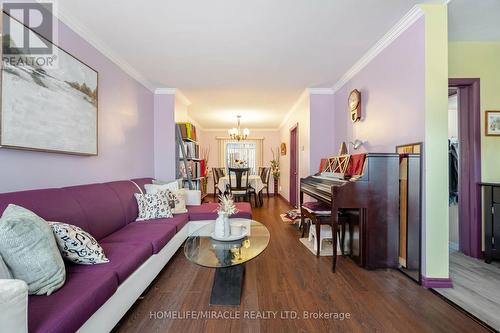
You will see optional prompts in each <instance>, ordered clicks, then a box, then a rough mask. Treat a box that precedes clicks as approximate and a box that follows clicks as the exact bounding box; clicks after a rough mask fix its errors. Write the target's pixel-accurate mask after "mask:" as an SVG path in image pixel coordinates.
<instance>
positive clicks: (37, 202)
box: [0, 178, 252, 333]
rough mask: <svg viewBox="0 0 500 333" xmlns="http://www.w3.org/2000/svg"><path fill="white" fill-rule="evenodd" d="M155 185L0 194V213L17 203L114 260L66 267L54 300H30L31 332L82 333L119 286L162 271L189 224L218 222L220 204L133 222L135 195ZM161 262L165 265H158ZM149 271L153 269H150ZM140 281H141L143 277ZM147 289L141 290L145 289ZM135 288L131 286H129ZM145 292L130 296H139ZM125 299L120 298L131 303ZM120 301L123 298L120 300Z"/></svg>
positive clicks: (247, 212)
mask: <svg viewBox="0 0 500 333" xmlns="http://www.w3.org/2000/svg"><path fill="white" fill-rule="evenodd" d="M151 181H152V179H151V178H142V179H134V180H132V181H130V180H125V181H115V182H109V183H103V184H90V185H81V186H73V187H65V188H58V189H42V190H31V191H23V192H13V193H4V194H0V214H1V213H3V211H4V210H5V208H6V207H7V206H8V205H9V204H16V205H19V206H23V207H25V208H27V209H30V210H32V211H33V212H35V213H36V214H38V215H39V216H41V217H42V218H44V219H45V220H48V221H58V222H64V223H70V224H73V225H76V226H79V227H80V228H82V229H84V230H86V231H88V232H90V233H91V234H92V235H93V236H94V237H95V238H96V239H97V240H98V241H99V243H100V244H101V246H102V247H103V249H104V251H105V253H106V255H107V257H108V258H109V259H110V262H109V263H107V264H100V265H93V266H92V265H90V266H89V265H74V264H69V263H67V264H66V273H67V277H66V283H65V285H64V286H63V287H62V288H61V289H60V290H58V291H57V292H55V293H54V294H52V295H51V296H29V298H28V327H29V332H30V333H31V332H33V333H34V332H64V333H66V332H75V331H77V330H79V329H80V327H82V325H84V324H85V323H86V322H87V321H88V320H89V318H91V317H92V316H93V314H94V313H95V312H96V311H98V310H99V309H100V308H101V307H102V306H103V305H104V304H105V303H106V302H108V300H110V299H111V298H113V296H114V294H115V293H116V292H117V290H119V288H120V286H121V285H122V284H123V283H125V281H127V279H128V278H129V277H130V276H131V275H132V274H134V273H135V272H136V271H139V270H140V269H139V268H140V267H141V266H142V265H144V264H145V263H146V262H148V261H151V262H153V263H154V265H153V266H158V265H163V266H164V264H163V263H164V262H165V263H166V261H168V260H169V259H170V257H171V256H172V255H173V254H174V253H175V251H176V250H177V249H178V246H180V245H181V244H182V242H183V241H184V240H185V238H186V237H187V234H188V231H187V228H188V226H187V224H188V222H190V221H200V220H212V219H215V218H216V216H217V214H216V213H215V211H214V210H215V208H216V207H217V205H216V204H215V203H207V204H202V205H200V206H190V207H188V213H185V214H180V215H174V217H173V218H170V219H157V220H150V221H144V222H135V219H136V217H137V214H138V209H137V203H136V200H135V197H134V193H139V188H142V189H144V184H147V183H151ZM237 206H238V209H239V213H238V214H237V216H235V217H240V218H252V211H251V206H250V204H248V203H237ZM176 235H177V238H176V245H175V246H174V247H173V249H171V250H169V251H170V252H171V253H170V254H168V255H163V254H162V250H165V249H164V248H166V246H167V244H169V242H171V240H172V239H173V238H174V237H176ZM161 255H163V257H165V258H166V259H163V261H153V259H154V258H153V257H161ZM159 262H161V264H158V263H159ZM144 266H147V265H144ZM149 266H151V265H149ZM163 266H162V267H154V269H153V270H154V272H153V273H149V271H148V274H149V275H151V276H153V275H154V276H156V274H157V273H158V272H159V271H161V269H162V268H163ZM146 269H149V270H151V269H152V268H148V267H146ZM138 275H139V274H138ZM151 276H150V277H149V278H148V279H145V281H149V282H150V281H151V280H152V279H153V278H154V276H153V277H151ZM136 280H137V281H142V280H140V279H139V278H136ZM137 281H134V283H137ZM149 282H147V284H149ZM142 284H144V283H142ZM147 284H146V285H141V288H142V290H144V289H145V288H146V287H147ZM133 285H134V284H133V283H131V286H133ZM139 285H140V283H139ZM142 290H139V291H137V292H136V293H135V294H133V293H132V294H133V295H138V294H140V293H141V292H142ZM122 294H127V291H123V292H122ZM128 294H130V291H128ZM128 294H127V295H128ZM127 295H126V296H123V295H120V297H122V298H123V297H129V298H130V296H127ZM134 297H135V296H134ZM135 299H136V298H135ZM135 299H132V300H129V301H130V302H129V303H130V304H133V301H135ZM119 301H120V299H117V300H116V302H119ZM110 307H111V308H112V307H113V303H111V304H110V305H109V306H108V308H110ZM127 308H128V307H126V308H125V309H124V310H122V311H121V312H123V313H122V314H121V315H118V316H116V315H115V317H117V318H118V319H117V320H119V318H121V316H122V315H123V314H124V313H125V312H124V311H126V309H127ZM103 316H104V315H102V316H101V318H103ZM104 317H105V316H104ZM96 320H98V319H96ZM110 320H113V319H110ZM114 321H116V320H114ZM115 324H116V322H113V323H111V324H109V323H107V327H113V326H114V325H115ZM96 327H105V326H102V325H101V326H99V325H97V326H96V325H94V323H92V325H88V329H85V330H84V331H90V330H91V329H92V328H96Z"/></svg>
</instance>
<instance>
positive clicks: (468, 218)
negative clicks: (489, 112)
mask: <svg viewBox="0 0 500 333" xmlns="http://www.w3.org/2000/svg"><path fill="white" fill-rule="evenodd" d="M448 86H449V87H453V88H458V91H459V93H458V104H459V112H458V121H459V131H460V135H459V136H460V145H459V151H460V153H459V155H460V161H459V164H460V165H459V175H458V179H459V181H458V193H459V195H458V200H459V208H458V209H459V212H458V219H459V249H460V251H461V252H463V253H464V254H466V255H468V256H471V257H474V258H480V257H481V255H482V251H481V248H482V247H481V244H482V225H481V224H482V216H481V188H480V185H479V183H480V182H481V131H482V127H481V101H480V92H481V90H480V79H479V78H457V79H449V80H448ZM461 110H467V111H468V112H463V111H461Z"/></svg>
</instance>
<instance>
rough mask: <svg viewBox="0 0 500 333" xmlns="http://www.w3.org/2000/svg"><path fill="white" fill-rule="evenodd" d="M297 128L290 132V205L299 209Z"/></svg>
mask: <svg viewBox="0 0 500 333" xmlns="http://www.w3.org/2000/svg"><path fill="white" fill-rule="evenodd" d="M297 128H298V126H295V127H293V128H292V129H291V130H290V183H289V184H290V205H292V206H293V207H297V193H298V191H297V183H298V179H297V175H298V173H297V146H298V142H297Z"/></svg>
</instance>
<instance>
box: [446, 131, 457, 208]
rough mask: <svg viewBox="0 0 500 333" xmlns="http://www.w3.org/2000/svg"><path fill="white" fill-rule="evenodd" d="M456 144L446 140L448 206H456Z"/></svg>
mask: <svg viewBox="0 0 500 333" xmlns="http://www.w3.org/2000/svg"><path fill="white" fill-rule="evenodd" d="M457 146H458V143H451V142H450V140H448V160H449V173H450V174H449V183H450V184H449V187H450V205H457V204H458V150H457Z"/></svg>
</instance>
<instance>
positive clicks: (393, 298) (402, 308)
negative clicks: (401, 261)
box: [114, 198, 487, 333]
mask: <svg viewBox="0 0 500 333" xmlns="http://www.w3.org/2000/svg"><path fill="white" fill-rule="evenodd" d="M287 209H288V205H287V203H285V201H284V200H282V199H279V198H271V199H265V202H264V206H263V207H262V208H257V209H254V219H255V220H257V221H260V222H262V223H263V224H265V225H266V226H267V227H268V228H269V231H270V233H271V241H270V243H269V246H268V248H267V249H266V251H265V252H264V253H262V254H261V255H260V256H259V257H258V258H256V259H254V260H253V261H251V262H249V263H247V265H246V272H245V281H244V286H243V295H242V304H241V306H239V307H214V306H209V305H208V302H209V298H210V291H211V287H212V281H213V276H214V270H213V269H209V268H203V267H199V266H197V265H195V264H192V263H191V262H189V261H188V260H187V259H186V258H185V257H184V253H183V249H182V248H181V249H180V250H179V251H178V252H177V254H176V255H175V256H174V257H173V258H172V260H171V261H170V262H169V263H168V265H167V266H166V267H165V269H164V270H163V271H162V272H161V273H160V275H159V276H158V278H157V279H156V280H155V282H153V284H152V285H151V288H150V290H149V292H148V293H147V294H146V295H145V298H144V299H142V300H139V301H138V302H136V304H135V305H134V307H133V308H132V309H131V310H130V311H129V312H128V313H127V315H125V317H124V318H123V319H122V320H121V322H120V323H119V324H118V325H117V327H115V329H114V331H115V332H252V333H253V332H334V331H336V332H474V333H479V332H485V331H487V329H486V328H484V327H483V326H481V325H480V324H478V323H477V322H475V321H474V320H473V319H471V318H470V317H468V316H467V315H466V314H464V313H463V312H461V311H459V310H457V309H455V308H454V307H453V306H451V305H450V304H448V303H447V302H445V301H444V300H442V299H441V298H440V297H439V296H437V295H435V294H433V293H432V292H431V291H429V290H426V289H424V288H422V287H420V286H418V285H417V284H415V283H414V282H413V281H411V280H410V279H408V278H407V277H405V276H404V275H403V274H401V273H400V272H398V271H395V270H377V271H368V270H364V269H362V268H359V267H358V266H357V265H355V264H354V263H353V262H352V261H351V260H350V259H348V258H341V257H339V260H338V263H337V273H332V272H331V257H320V258H316V257H315V256H313V255H312V254H311V253H310V251H309V250H307V249H306V248H305V247H304V246H303V245H302V244H301V243H300V242H299V240H298V238H299V234H298V231H297V230H296V228H295V227H294V226H292V225H286V224H284V223H283V222H281V219H280V217H279V214H280V213H283V212H285V211H286V210H287ZM207 310H210V311H229V312H226V315H230V314H232V315H236V313H237V311H240V312H239V314H240V316H241V317H243V316H244V311H276V312H278V313H277V314H276V316H277V318H276V319H266V318H260V319H243V318H241V319H199V320H188V319H162V318H161V317H162V316H163V314H164V311H167V312H168V311H179V315H182V313H180V312H182V311H207ZM284 311H296V313H297V315H298V316H299V317H300V318H299V319H282V318H280V317H281V316H285V315H286V314H287V312H284ZM304 311H310V312H312V313H319V312H324V313H349V315H350V319H344V320H338V319H337V320H336V319H304V318H303V312H304ZM158 312H162V314H158ZM184 313H185V312H184ZM220 313H221V312H219V314H220ZM292 313H293V312H288V314H292ZM261 314H263V313H262V312H261ZM155 315H156V319H155V318H154V316H155Z"/></svg>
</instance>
